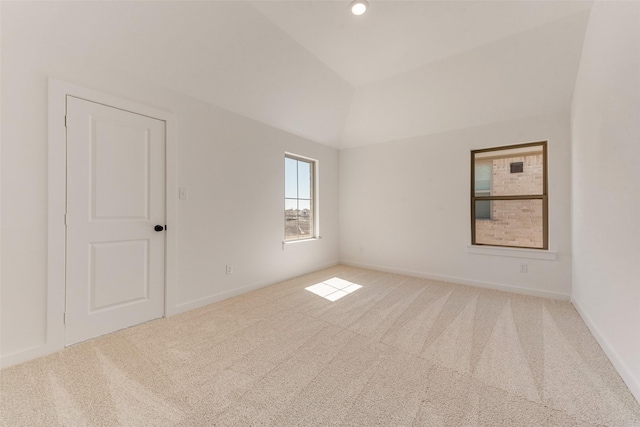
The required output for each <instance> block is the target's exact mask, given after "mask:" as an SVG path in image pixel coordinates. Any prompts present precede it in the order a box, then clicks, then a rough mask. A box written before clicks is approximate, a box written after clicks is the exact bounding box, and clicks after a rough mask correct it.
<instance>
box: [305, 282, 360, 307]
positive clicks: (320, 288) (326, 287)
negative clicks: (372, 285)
mask: <svg viewBox="0 0 640 427" xmlns="http://www.w3.org/2000/svg"><path fill="white" fill-rule="evenodd" d="M360 288H362V286H360V285H356V284H355V283H351V282H349V281H348V280H344V279H340V278H338V277H332V278H331V279H328V280H325V281H324V282H320V283H316V284H315V285H312V286H309V287H308V288H305V289H306V290H307V291H309V292H313V293H314V294H316V295H318V296H321V297H322V298H324V299H328V300H329V301H337V300H339V299H340V298H342V297H345V296H347V295H349V294H351V293H353V292H355V291H357V290H358V289H360Z"/></svg>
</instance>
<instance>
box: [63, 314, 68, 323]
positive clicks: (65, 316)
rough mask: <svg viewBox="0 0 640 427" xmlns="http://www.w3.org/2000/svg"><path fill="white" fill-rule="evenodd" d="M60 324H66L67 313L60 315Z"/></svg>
mask: <svg viewBox="0 0 640 427" xmlns="http://www.w3.org/2000/svg"><path fill="white" fill-rule="evenodd" d="M62 323H64V324H65V325H66V324H67V313H62Z"/></svg>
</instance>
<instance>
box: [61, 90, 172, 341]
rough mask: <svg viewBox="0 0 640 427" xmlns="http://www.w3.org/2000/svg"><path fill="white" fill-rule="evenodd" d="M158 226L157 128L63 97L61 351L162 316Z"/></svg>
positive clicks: (160, 154)
mask: <svg viewBox="0 0 640 427" xmlns="http://www.w3.org/2000/svg"><path fill="white" fill-rule="evenodd" d="M156 226H159V227H157V230H159V231H157V230H156ZM160 227H163V228H164V227H165V122H164V121H162V120H157V119H153V118H150V117H147V116H142V115H139V114H134V113H131V112H128V111H123V110H119V109H117V108H113V107H108V106H105V105H102V104H96V103H93V102H89V101H85V100H82V99H79V98H74V97H72V96H67V254H66V315H65V324H66V328H65V341H66V345H70V344H73V343H76V342H79V341H83V340H87V339H89V338H93V337H97V336H99V335H103V334H106V333H109V332H112V331H116V330H118V329H122V328H126V327H129V326H132V325H136V324H139V323H142V322H145V321H148V320H151V319H155V318H158V317H162V316H163V315H164V291H165V283H164V257H165V233H164V231H163V230H160Z"/></svg>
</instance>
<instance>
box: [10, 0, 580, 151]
mask: <svg viewBox="0 0 640 427" xmlns="http://www.w3.org/2000/svg"><path fill="white" fill-rule="evenodd" d="M369 2H370V7H369V10H368V11H367V13H366V14H364V15H362V16H354V15H352V14H351V13H350V11H349V8H348V5H349V0H340V1H322V0H318V1H295V0H294V1H253V2H246V1H240V0H236V1H183V0H174V1H144V2H140V1H117V2H113V1H104V2H99V1H97V2H3V9H2V11H3V18H4V17H5V16H8V15H7V14H11V19H9V18H7V19H6V20H4V19H3V21H4V22H7V25H6V26H5V28H3V35H4V34H11V31H12V28H13V26H14V25H15V26H17V27H16V33H19V31H18V29H19V26H20V25H21V24H20V23H24V22H28V23H29V25H30V28H32V29H33V30H32V31H30V40H29V41H28V42H29V43H30V44H31V45H33V46H39V52H40V53H39V54H40V55H41V56H46V55H49V52H60V51H61V50H62V51H64V53H65V56H66V57H67V58H68V60H73V58H78V59H75V60H81V61H83V62H85V63H93V64H95V65H96V66H100V67H101V68H103V69H110V68H111V69H117V70H118V71H119V72H120V73H123V74H125V75H132V76H136V77H138V78H140V79H144V80H145V81H148V82H150V83H152V84H155V85H157V86H161V87H164V88H167V89H170V90H173V91H176V92H179V93H182V94H185V95H187V96H190V97H193V98H196V99H198V100H200V101H203V102H206V103H208V104H210V105H214V106H217V107H220V108H223V109H226V110H229V111H232V112H235V113H237V114H240V115H242V116H245V117H249V118H251V119H254V120H257V121H259V122H262V123H265V124H267V125H270V126H273V127H275V128H278V129H282V130H284V131H287V132H290V133H292V134H295V135H299V136H302V137H304V138H308V139H310V140H313V141H316V142H319V143H322V144H326V145H330V146H333V147H336V148H341V149H343V148H350V147H357V146H362V145H367V144H374V143H380V142H385V141H391V140H399V139H403V138H410V137H415V136H420V135H428V134H433V133H439V132H445V131H449V130H455V129H460V128H467V127H471V126H478V125H484V124H490V123H495V122H500V121H505V120H511V119H518V118H523V117H527V116H532V115H537V114H545V113H550V112H556V111H565V110H568V109H569V108H570V107H571V101H572V97H573V88H574V85H575V79H576V75H577V71H578V67H579V64H580V55H581V52H582V45H583V40H584V35H585V31H586V26H587V23H588V17H589V10H590V6H591V2H580V1H549V2H547V1H537V0H532V1H523V0H520V1H482V0H478V1H411V2H404V1H382V0H369ZM54 45H55V46H54ZM62 46H63V48H62ZM34 52H35V51H34ZM58 62H59V61H58Z"/></svg>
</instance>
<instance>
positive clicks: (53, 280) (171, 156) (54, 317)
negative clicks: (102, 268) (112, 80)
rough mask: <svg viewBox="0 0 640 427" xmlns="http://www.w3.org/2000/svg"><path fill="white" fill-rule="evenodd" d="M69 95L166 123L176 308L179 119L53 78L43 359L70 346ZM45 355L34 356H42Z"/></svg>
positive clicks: (167, 304) (171, 302) (168, 278)
mask: <svg viewBox="0 0 640 427" xmlns="http://www.w3.org/2000/svg"><path fill="white" fill-rule="evenodd" d="M67 95H70V96H74V97H76V98H81V99H84V100H87V101H90V102H94V103H98V104H103V105H106V106H109V107H114V108H118V109H120V110H125V111H129V112H131V113H136V114H141V115H144V116H148V117H151V118H154V119H158V120H162V121H164V122H165V151H166V152H165V215H166V225H167V230H166V237H165V285H164V288H165V296H164V317H166V316H170V315H172V314H175V313H176V312H177V310H176V288H175V287H176V234H177V233H176V211H177V173H176V172H177V171H176V169H177V168H176V138H175V130H176V119H175V115H174V114H173V113H171V112H169V111H164V110H161V109H158V108H154V107H149V106H147V105H143V104H139V103H137V102H134V101H130V100H128V99H124V98H120V97H118V96H114V95H109V94H106V93H102V92H98V91H95V90H92V89H87V88H84V87H81V86H77V85H74V84H71V83H67V82H63V81H61V80H57V79H52V78H50V79H49V101H48V113H49V116H48V117H49V123H48V135H49V141H48V148H49V153H48V165H49V171H48V196H49V199H48V243H47V317H46V319H47V328H46V337H45V345H44V347H40V348H39V350H40V351H38V353H42V354H40V355H44V354H49V353H53V352H55V351H59V350H62V349H63V348H64V347H65V324H64V313H65V293H66V289H65V287H66V256H67V254H66V225H65V214H66V205H67V200H66V199H67V176H66V171H67V150H66V143H67V132H66V125H65V115H66V103H67ZM40 355H32V356H33V357H38V356H40Z"/></svg>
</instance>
